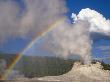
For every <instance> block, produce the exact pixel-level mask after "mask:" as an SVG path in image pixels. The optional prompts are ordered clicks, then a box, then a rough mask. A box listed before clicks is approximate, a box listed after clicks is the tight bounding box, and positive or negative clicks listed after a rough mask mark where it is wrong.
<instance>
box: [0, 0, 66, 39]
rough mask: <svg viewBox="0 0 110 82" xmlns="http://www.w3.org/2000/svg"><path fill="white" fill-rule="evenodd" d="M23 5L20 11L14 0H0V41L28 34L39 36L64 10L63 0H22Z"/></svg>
mask: <svg viewBox="0 0 110 82" xmlns="http://www.w3.org/2000/svg"><path fill="white" fill-rule="evenodd" d="M24 6H25V8H23V13H22V12H20V6H19V5H18V3H17V2H16V1H13V0H6V1H0V12H1V13H0V41H4V39H7V38H9V37H26V36H28V34H33V35H34V36H39V34H40V33H41V32H43V31H45V30H47V29H48V27H49V25H50V24H51V23H53V22H55V21H56V20H58V19H59V18H61V17H63V15H62V14H64V13H65V12H66V8H65V3H64V1H63V0H24ZM19 14H21V16H19Z"/></svg>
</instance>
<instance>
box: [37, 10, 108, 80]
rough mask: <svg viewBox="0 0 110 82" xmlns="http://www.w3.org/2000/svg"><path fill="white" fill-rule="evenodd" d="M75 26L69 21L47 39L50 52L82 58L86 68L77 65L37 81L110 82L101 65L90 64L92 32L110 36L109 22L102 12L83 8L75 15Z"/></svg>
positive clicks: (54, 30) (57, 28) (106, 72)
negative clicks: (57, 74)
mask: <svg viewBox="0 0 110 82" xmlns="http://www.w3.org/2000/svg"><path fill="white" fill-rule="evenodd" d="M72 18H73V20H74V22H73V24H70V23H68V22H67V21H66V20H65V21H63V22H62V23H61V24H60V25H58V26H57V27H56V28H55V29H53V30H52V31H51V32H50V35H48V36H47V37H46V40H48V39H49V41H48V43H47V45H48V49H49V50H50V51H52V52H54V53H55V54H58V56H59V55H60V56H63V57H64V58H67V57H68V56H69V55H73V56H74V55H77V56H80V58H81V60H82V61H83V62H84V65H81V64H80V63H78V62H77V63H75V64H74V65H73V68H72V69H71V71H69V72H68V73H66V74H64V75H60V76H48V77H43V78H38V80H41V81H43V80H44V81H59V82H110V71H107V70H106V71H105V70H103V69H102V66H101V64H100V63H98V62H97V63H96V64H91V44H92V40H91V38H90V34H91V33H92V32H97V33H102V34H104V35H108V36H109V35H110V34H109V33H110V28H109V27H110V21H109V20H106V19H105V18H104V17H103V16H102V15H101V14H100V13H98V12H96V11H95V10H91V9H89V8H86V9H82V10H81V11H80V12H79V14H78V15H76V14H72Z"/></svg>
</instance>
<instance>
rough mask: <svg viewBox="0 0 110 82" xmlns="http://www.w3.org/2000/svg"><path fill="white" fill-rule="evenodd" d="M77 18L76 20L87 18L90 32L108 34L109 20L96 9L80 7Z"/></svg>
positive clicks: (109, 33) (109, 31) (109, 29)
mask: <svg viewBox="0 0 110 82" xmlns="http://www.w3.org/2000/svg"><path fill="white" fill-rule="evenodd" d="M77 18H78V19H77V20H87V21H88V22H89V23H90V25H91V26H90V31H91V32H99V33H105V34H107V35H110V20H107V19H106V18H105V17H104V16H103V15H102V14H100V13H98V12H97V11H95V10H91V9H90V8H85V9H82V10H81V11H80V12H79V14H78V15H77ZM77 20H76V21H77Z"/></svg>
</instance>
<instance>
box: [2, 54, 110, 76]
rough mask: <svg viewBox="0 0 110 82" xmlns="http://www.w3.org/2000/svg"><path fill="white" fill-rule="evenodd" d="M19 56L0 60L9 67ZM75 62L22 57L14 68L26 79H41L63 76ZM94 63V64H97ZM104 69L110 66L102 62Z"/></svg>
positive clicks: (6, 55) (7, 55)
mask: <svg viewBox="0 0 110 82" xmlns="http://www.w3.org/2000/svg"><path fill="white" fill-rule="evenodd" d="M16 57H17V55H11V54H0V59H4V60H5V61H6V62H7V68H8V66H9V65H10V64H11V63H12V62H13V60H14V59H15V58H16ZM75 61H78V60H72V59H68V60H64V59H61V58H56V57H39V56H22V58H21V59H20V60H19V62H18V63H17V64H16V66H15V67H14V70H18V71H19V72H20V73H21V74H23V75H25V77H29V78H32V77H41V76H50V75H51V76H54V75H62V74H64V73H66V72H68V71H69V70H71V68H72V66H73V64H74V62H75ZM95 62H96V61H93V62H92V63H95ZM101 64H102V65H103V69H105V70H110V64H105V63H104V62H101Z"/></svg>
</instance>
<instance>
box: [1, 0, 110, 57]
mask: <svg viewBox="0 0 110 82" xmlns="http://www.w3.org/2000/svg"><path fill="white" fill-rule="evenodd" d="M14 1H17V3H18V4H19V6H20V8H21V12H22V11H23V10H24V8H25V7H24V4H23V0H14ZM66 6H67V7H68V9H69V11H68V13H67V14H66V15H67V16H68V18H69V19H70V20H71V18H70V17H71V13H72V12H74V13H76V14H78V12H79V11H80V10H81V9H84V8H91V9H94V10H96V11H98V12H99V13H101V14H103V16H104V17H106V18H107V19H110V11H109V10H110V0H67V1H66ZM40 41H41V40H39V42H38V43H36V44H37V45H38V46H37V49H38V50H37V53H39V54H41V55H42V54H44V53H45V51H44V52H43V51H42V50H40V49H39V44H40ZM29 42H30V39H25V40H24V39H21V38H15V39H13V38H9V39H7V41H6V42H4V44H0V51H1V52H5V53H19V52H21V51H22V50H23V49H24V48H25V46H26V45H27V44H28V43H29ZM92 46H93V49H92V53H93V56H94V57H110V56H109V55H106V54H104V53H103V52H106V51H107V52H110V49H108V50H100V49H98V48H97V47H98V46H110V39H109V38H107V39H106V38H99V39H97V40H95V41H94V43H93V45H92ZM33 47H34V46H33ZM27 52H28V53H30V54H35V53H36V51H35V50H34V48H31V49H30V50H29V51H27ZM48 54H50V53H47V54H46V55H48ZM100 54H101V55H100Z"/></svg>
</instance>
